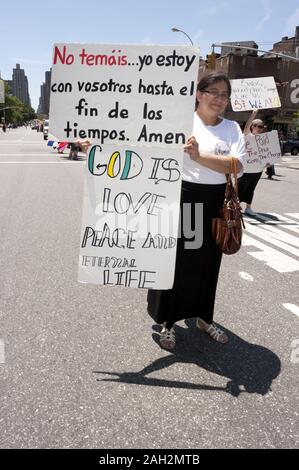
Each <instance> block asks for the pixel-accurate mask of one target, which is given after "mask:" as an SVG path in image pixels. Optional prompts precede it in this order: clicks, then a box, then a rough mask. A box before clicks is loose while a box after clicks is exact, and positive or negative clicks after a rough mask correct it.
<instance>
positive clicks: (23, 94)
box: [8, 64, 31, 106]
mask: <svg viewBox="0 0 299 470" xmlns="http://www.w3.org/2000/svg"><path fill="white" fill-rule="evenodd" d="M8 84H9V87H10V91H11V94H12V95H13V96H16V97H17V98H18V99H19V100H20V101H22V102H23V103H24V104H26V105H27V106H31V100H30V96H29V89H28V79H27V77H26V75H25V71H24V69H21V68H20V64H16V68H15V69H13V72H12V80H11V81H8Z"/></svg>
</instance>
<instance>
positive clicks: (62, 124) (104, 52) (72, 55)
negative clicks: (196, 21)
mask: <svg viewBox="0 0 299 470" xmlns="http://www.w3.org/2000/svg"><path fill="white" fill-rule="evenodd" d="M198 58H199V51H198V48H195V47H190V46H128V45H123V44H119V45H108V44H105V45H102V44H56V45H54V52H53V66H52V79H51V100H50V122H49V131H50V133H51V134H52V135H54V136H55V137H56V138H57V139H58V140H63V141H74V140H76V139H78V138H90V139H92V140H93V141H97V142H99V143H100V144H106V143H116V142H118V143H120V144H123V143H127V142H130V143H131V144H134V145H141V146H144V145H159V146H160V145H161V146H169V145H173V146H176V145H177V146H182V141H183V140H184V136H186V135H187V134H188V135H189V132H190V129H191V128H192V121H193V113H192V111H193V110H194V103H195V88H196V79H197V71H198V60H199V59H198Z"/></svg>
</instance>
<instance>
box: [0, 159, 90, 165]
mask: <svg viewBox="0 0 299 470" xmlns="http://www.w3.org/2000/svg"><path fill="white" fill-rule="evenodd" d="M1 163H4V164H11V163H17V164H18V165H20V164H22V163H30V164H32V163H45V164H53V163H57V164H58V165H62V164H63V163H65V164H67V165H70V164H72V163H73V162H72V160H69V161H68V162H57V161H56V162H40V161H38V160H32V161H24V162H1V161H0V164H1ZM78 163H86V162H85V161H84V160H77V161H76V163H75V164H74V166H77V164H78Z"/></svg>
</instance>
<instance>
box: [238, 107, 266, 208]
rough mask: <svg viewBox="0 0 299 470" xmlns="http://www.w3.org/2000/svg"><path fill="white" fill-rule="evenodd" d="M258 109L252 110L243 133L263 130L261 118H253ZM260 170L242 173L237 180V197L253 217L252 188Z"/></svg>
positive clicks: (257, 180)
mask: <svg viewBox="0 0 299 470" xmlns="http://www.w3.org/2000/svg"><path fill="white" fill-rule="evenodd" d="M257 113H258V110H255V111H252V114H251V116H250V118H249V119H248V121H247V122H246V124H245V127H244V135H257V134H262V133H263V132H265V125H264V123H263V121H262V120H261V119H255V117H256V115H257ZM262 173H263V172H262V171H259V172H258V173H244V174H243V176H242V178H240V181H239V199H240V201H241V202H246V209H245V211H244V213H245V214H247V215H249V216H251V217H254V216H255V212H254V211H253V210H252V209H251V203H252V200H253V196H254V190H255V188H256V186H257V184H258V182H259V180H260V178H261V176H262Z"/></svg>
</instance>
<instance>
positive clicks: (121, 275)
mask: <svg viewBox="0 0 299 470" xmlns="http://www.w3.org/2000/svg"><path fill="white" fill-rule="evenodd" d="M166 155H167V156H166ZM181 158H182V151H181V149H175V148H172V149H170V150H168V151H167V152H165V149H163V148H161V147H160V148H154V147H152V148H149V147H140V146H139V147H136V146H134V147H130V146H120V145H115V146H112V145H106V146H100V145H96V144H95V145H93V146H92V147H91V149H90V151H89V155H88V159H87V165H86V179H85V189H84V203H83V215H82V229H81V241H80V260H79V281H81V282H88V283H94V284H104V285H117V286H125V287H137V288H159V289H170V288H171V287H172V284H173V276H174V267H175V258H176V244H177V232H178V220H179V195H180V187H181V174H180V166H181V163H180V160H181Z"/></svg>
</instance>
